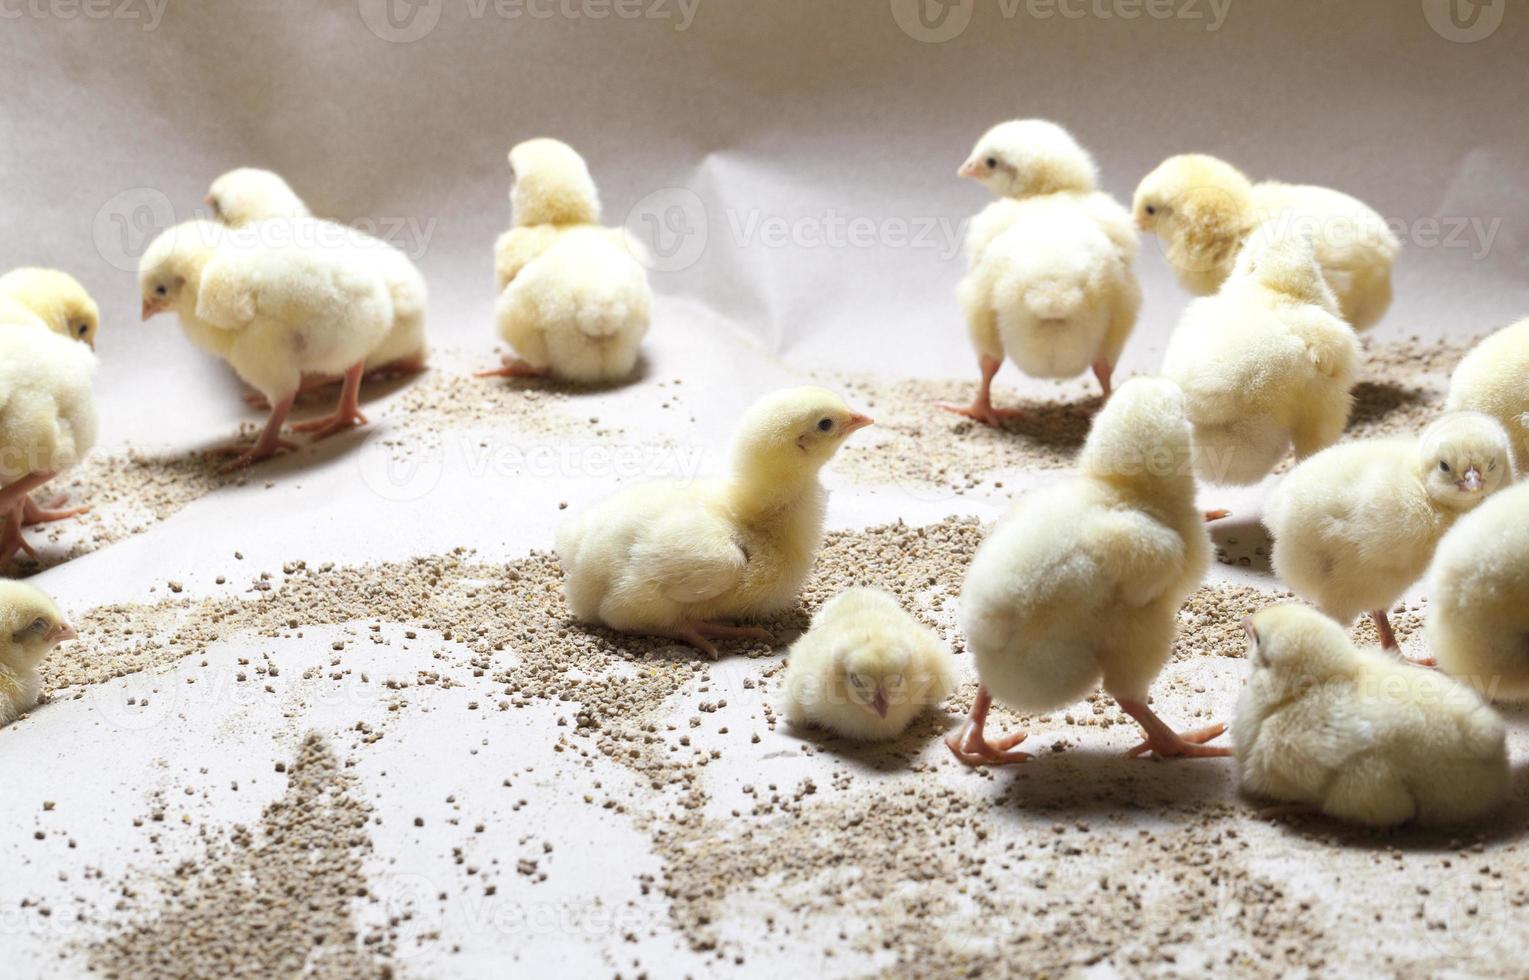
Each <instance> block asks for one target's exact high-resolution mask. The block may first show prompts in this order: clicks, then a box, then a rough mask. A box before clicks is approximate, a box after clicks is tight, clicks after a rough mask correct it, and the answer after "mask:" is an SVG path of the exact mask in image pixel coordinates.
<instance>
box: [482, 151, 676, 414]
mask: <svg viewBox="0 0 1529 980" xmlns="http://www.w3.org/2000/svg"><path fill="white" fill-rule="evenodd" d="M510 170H511V173H512V174H513V176H514V179H515V186H514V190H513V191H512V192H511V200H512V201H513V203H514V206H515V227H514V228H512V229H510V230H509V231H508V232H505V233H504V234H503V235H502V236H500V238H499V241H498V243H497V244H496V245H495V246H494V273H495V278H496V280H497V282H498V288H499V304H498V309H497V313H496V316H497V317H498V321H499V334H500V336H502V337H503V338H504V339H505V341H506V342H507V343H508V344H509V345H510V346H511V347H512V348H514V350H515V352H516V354H517V355H518V356H515V357H506V358H505V359H504V365H503V367H500V368H498V369H496V370H493V371H484V372H482V373H481V374H479V375H478V376H479V377H484V378H487V377H522V376H532V377H542V376H550V377H555V378H560V379H562V380H565V381H573V382H577V383H580V384H600V383H607V382H614V381H620V380H622V379H624V378H626V377H628V376H629V375H631V373H632V371H633V369H634V368H635V367H636V365H637V350H638V346H639V345H640V344H641V342H642V338H643V336H644V335H645V334H646V333H647V332H648V322H649V319H650V317H651V307H652V303H653V295H652V291H651V289H650V288H649V286H648V275H647V271H646V270H645V269H644V268H643V265H642V263H641V262H640V261H639V260H638V256H640V255H641V254H642V253H641V251H640V250H639V249H638V247H637V245H636V243H635V242H633V241H631V240H630V238H629V237H628V236H627V234H626V233H625V232H624V231H623V230H622V229H619V228H601V227H600V198H599V195H598V193H597V192H596V190H595V182H594V179H593V178H591V177H590V175H589V169H588V168H587V167H586V166H585V164H584V160H583V158H582V157H580V156H579V155H578V153H576V152H574V150H573V148H572V147H570V146H568V145H567V144H566V143H561V142H559V141H557V140H553V139H534V140H529V141H527V142H525V143H521V144H519V145H518V146H516V147H515V148H514V149H513V150H511V151H510Z"/></svg>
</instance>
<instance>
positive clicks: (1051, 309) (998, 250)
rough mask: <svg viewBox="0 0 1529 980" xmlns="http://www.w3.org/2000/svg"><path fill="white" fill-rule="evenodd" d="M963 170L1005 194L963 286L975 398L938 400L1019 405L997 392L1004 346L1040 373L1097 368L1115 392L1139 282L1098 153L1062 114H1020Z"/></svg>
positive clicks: (988, 212) (972, 413) (953, 407)
mask: <svg viewBox="0 0 1529 980" xmlns="http://www.w3.org/2000/svg"><path fill="white" fill-rule="evenodd" d="M959 175H960V176H962V177H968V178H970V179H972V180H975V181H977V182H978V183H980V184H982V185H983V186H984V187H986V188H987V189H988V190H990V191H992V192H993V193H994V194H996V195H998V196H999V198H1000V199H999V200H998V201H995V202H993V203H992V204H990V205H988V207H987V208H986V209H985V210H983V212H982V213H981V214H979V215H978V216H977V217H976V218H975V219H974V220H973V222H972V224H971V227H970V228H969V229H968V231H967V238H966V258H967V264H968V267H969V271H968V273H967V275H966V277H965V278H964V279H963V280H962V281H961V284H960V286H959V288H958V289H957V299H958V300H959V301H960V304H961V309H962V312H963V313H964V314H965V317H966V325H967V332H968V334H969V335H970V337H971V341H972V346H973V347H975V348H976V351H977V361H978V366H979V368H980V370H981V375H982V378H981V381H980V383H979V386H978V389H977V395H976V398H975V400H974V401H973V402H972V404H970V405H957V404H943V403H942V404H941V405H940V407H941V408H944V409H946V410H947V411H951V412H955V413H956V414H958V415H964V416H966V417H968V418H973V419H976V420H977V421H979V422H982V423H984V424H986V425H994V426H996V425H998V424H999V422H1000V421H1001V420H1002V419H1003V418H1006V417H1012V416H1014V415H1016V414H1018V411H1017V410H1015V409H999V408H995V407H994V406H993V402H992V386H993V378H994V377H995V376H996V375H997V374H998V370H999V368H1001V367H1002V366H1003V360H1004V357H1005V355H1007V356H1008V357H1009V358H1010V359H1012V360H1013V361H1014V363H1015V365H1016V366H1018V367H1019V369H1020V370H1021V371H1024V372H1025V373H1026V374H1028V375H1030V376H1032V377H1037V378H1071V377H1075V376H1076V375H1079V374H1081V373H1083V372H1084V371H1087V370H1089V369H1092V370H1093V372H1094V375H1095V376H1096V377H1097V378H1098V379H1099V384H1100V386H1101V388H1103V390H1104V395H1105V397H1106V398H1108V397H1109V394H1110V379H1111V377H1112V374H1113V372H1114V369H1115V365H1116V364H1117V363H1118V362H1119V360H1120V353H1121V351H1122V349H1124V347H1125V343H1126V339H1127V338H1128V337H1130V335H1131V331H1132V329H1133V328H1134V327H1135V326H1136V315H1137V313H1138V312H1139V310H1140V308H1141V287H1140V285H1139V284H1138V283H1137V281H1136V274H1135V272H1133V271H1132V268H1131V264H1132V262H1133V261H1134V260H1135V258H1136V249H1137V238H1136V232H1135V231H1134V230H1132V228H1131V219H1130V215H1129V214H1128V213H1127V212H1126V210H1125V208H1123V207H1121V206H1120V205H1119V204H1118V203H1116V202H1115V200H1114V199H1113V198H1111V197H1110V196H1109V195H1108V194H1105V193H1103V192H1102V191H1100V190H1099V189H1098V186H1097V183H1098V174H1097V171H1096V169H1095V167H1094V161H1093V159H1092V158H1090V157H1089V155H1088V153H1087V152H1086V151H1084V149H1083V148H1082V147H1080V146H1079V145H1078V144H1077V142H1076V141H1075V140H1074V139H1073V138H1072V136H1071V135H1070V134H1069V133H1068V132H1067V131H1066V130H1065V129H1063V128H1062V127H1060V126H1058V125H1056V124H1055V123H1051V122H1047V121H1045V120H1041V119H1024V120H1015V121H1012V122H1006V123H1000V124H999V125H997V126H995V127H993V128H992V129H991V130H989V131H988V132H987V133H986V134H985V135H984V136H983V137H982V139H980V140H979V141H978V142H977V145H976V147H975V148H974V149H973V150H972V153H971V156H970V157H969V158H968V159H967V161H966V163H964V164H963V165H962V166H961V169H960V171H959Z"/></svg>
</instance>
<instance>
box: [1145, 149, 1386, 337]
mask: <svg viewBox="0 0 1529 980" xmlns="http://www.w3.org/2000/svg"><path fill="white" fill-rule="evenodd" d="M1133 209H1134V211H1135V213H1136V225H1137V227H1138V228H1140V229H1141V230H1142V231H1146V232H1154V233H1156V234H1157V236H1158V237H1159V238H1161V239H1162V241H1163V244H1164V245H1165V247H1166V254H1167V257H1168V261H1169V263H1170V264H1171V265H1172V266H1173V268H1174V271H1175V272H1176V273H1177V275H1178V278H1179V282H1181V283H1182V284H1183V285H1184V287H1185V288H1186V289H1188V290H1189V291H1190V292H1192V293H1198V294H1200V295H1202V296H1203V295H1208V294H1210V293H1213V292H1215V291H1216V289H1217V288H1219V287H1220V285H1221V283H1222V282H1223V281H1224V280H1225V279H1226V277H1227V275H1228V274H1230V273H1231V271H1232V268H1233V265H1234V263H1235V261H1236V258H1237V253H1238V252H1239V251H1240V250H1241V248H1242V245H1243V243H1244V242H1245V241H1246V240H1247V238H1248V236H1249V235H1250V234H1252V232H1253V230H1254V229H1255V228H1257V227H1258V226H1259V225H1260V224H1262V223H1264V222H1266V221H1269V220H1271V219H1272V220H1274V221H1276V222H1277V223H1278V224H1279V225H1280V227H1282V228H1290V229H1295V230H1301V229H1304V230H1306V231H1308V232H1313V233H1314V234H1313V238H1314V240H1315V244H1316V254H1317V261H1318V262H1319V263H1320V265H1321V268H1322V274H1323V276H1324V277H1325V279H1326V281H1327V284H1328V287H1329V288H1330V289H1331V290H1332V292H1333V294H1334V295H1335V296H1336V297H1337V300H1338V312H1339V314H1340V315H1341V316H1342V317H1343V320H1344V322H1346V323H1348V324H1349V325H1350V326H1351V327H1352V328H1353V329H1355V330H1364V329H1365V328H1367V327H1369V326H1371V325H1373V324H1374V323H1375V322H1376V321H1378V320H1379V319H1380V318H1381V317H1382V316H1384V315H1385V312H1386V308H1387V307H1389V306H1390V305H1391V266H1392V264H1393V263H1394V262H1395V261H1396V255H1397V253H1398V252H1399V251H1401V242H1400V241H1398V240H1397V238H1396V235H1395V234H1393V233H1392V231H1391V229H1390V227H1389V226H1387V224H1386V220H1385V219H1384V218H1382V217H1381V216H1380V215H1379V214H1377V213H1376V212H1375V211H1374V209H1372V208H1370V207H1369V206H1368V205H1366V204H1365V203H1364V202H1362V201H1358V200H1355V199H1354V198H1352V197H1349V196H1348V195H1347V194H1343V193H1340V192H1338V191H1335V190H1329V189H1328V188H1326V187H1311V186H1304V185H1296V184H1280V183H1275V182H1272V181H1271V182H1267V183H1262V184H1252V183H1250V182H1249V181H1248V178H1247V177H1245V176H1243V174H1242V172H1241V171H1239V170H1238V169H1237V168H1236V167H1233V166H1232V165H1231V164H1229V163H1226V162H1224V161H1222V160H1218V159H1216V158H1215V157H1211V156H1205V155H1203V154H1197V153H1194V154H1186V155H1183V156H1176V157H1169V158H1168V159H1167V160H1164V161H1163V162H1162V163H1161V164H1160V165H1159V166H1158V168H1157V169H1156V170H1154V171H1152V172H1151V173H1150V174H1148V175H1147V176H1146V177H1144V178H1143V179H1142V182H1141V184H1140V186H1138V187H1137V188H1136V199H1135V201H1134V204H1133Z"/></svg>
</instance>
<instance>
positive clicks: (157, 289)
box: [154, 286, 165, 296]
mask: <svg viewBox="0 0 1529 980" xmlns="http://www.w3.org/2000/svg"><path fill="white" fill-rule="evenodd" d="M154 292H155V293H156V294H157V295H159V296H163V295H164V294H165V287H163V286H155V287H154Z"/></svg>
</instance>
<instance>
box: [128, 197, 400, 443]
mask: <svg viewBox="0 0 1529 980" xmlns="http://www.w3.org/2000/svg"><path fill="white" fill-rule="evenodd" d="M311 220H312V219H306V218H296V219H287V218H272V219H267V220H266V221H261V222H256V223H255V224H254V225H250V226H247V227H245V228H242V229H238V230H229V229H225V228H223V227H222V226H220V225H217V224H213V223H212V222H207V221H189V222H186V223H184V224H180V225H177V226H175V227H173V228H170V229H168V230H167V231H165V232H164V233H163V234H161V235H160V236H159V237H158V238H156V239H155V240H154V242H153V243H152V244H150V246H149V249H148V251H147V252H145V253H144V256H143V259H142V261H141V262H140V264H139V286H140V290H141V292H142V296H143V318H144V319H145V320H148V319H149V318H151V317H153V316H156V315H158V314H160V313H163V312H165V311H167V310H173V311H175V312H176V313H178V314H179V315H180V322H181V329H182V330H183V331H184V332H185V333H186V336H187V337H188V338H189V339H190V340H191V341H192V343H194V344H195V345H196V346H198V347H200V348H202V349H203V350H205V351H208V352H209V353H213V354H216V355H217V356H218V357H221V358H223V359H224V360H226V361H227V362H228V363H229V365H230V366H232V367H233V369H234V371H235V372H237V373H238V375H239V377H241V378H242V379H244V381H245V382H246V383H248V384H249V385H251V386H252V387H254V388H255V389H257V390H258V391H260V393H261V394H263V395H265V396H266V398H267V399H268V400H269V401H270V403H271V413H270V417H269V418H268V419H267V420H266V425H265V428H264V430H263V431H262V432H261V434H260V436H259V438H258V439H257V440H256V441H255V444H254V445H253V446H250V447H249V448H247V449H245V450H243V451H242V452H238V454H237V456H236V458H235V459H234V460H232V461H231V462H230V463H228V464H227V465H226V466H225V467H224V468H223V469H224V471H225V472H229V471H232V470H235V469H239V468H240V467H244V466H248V465H250V464H251V463H254V462H257V461H259V460H263V459H268V458H270V457H271V456H274V455H276V454H277V453H278V452H279V451H281V450H282V449H291V448H295V447H293V445H292V444H291V443H289V442H287V441H286V440H284V439H282V437H281V427H282V424H283V423H284V422H285V421H286V418H287V415H288V414H289V413H290V412H291V410H292V403H293V401H294V400H295V399H296V397H297V393H298V389H299V387H300V386H301V383H302V378H303V375H304V374H339V373H343V374H344V376H345V386H344V388H343V390H342V391H341V393H340V402H339V405H338V406H337V407H336V409H335V412H334V414H333V415H330V416H328V417H326V418H321V419H314V420H312V421H309V422H303V423H300V424H298V425H294V426H293V428H294V429H295V430H297V431H299V432H312V433H313V435H314V438H315V439H322V438H324V437H326V436H330V435H333V434H335V433H337V432H343V431H345V430H346V429H349V428H351V427H352V426H355V425H359V424H364V423H365V422H366V417H365V416H364V415H362V414H361V410H360V407H359V405H358V404H357V398H358V395H359V392H360V388H361V374H362V372H363V370H364V369H365V359H366V356H367V354H368V353H369V352H371V351H372V350H374V349H375V348H376V346H377V344H378V343H380V342H381V340H382V338H383V337H384V336H385V335H386V333H387V331H388V329H389V327H390V326H391V324H392V317H393V304H392V300H391V298H390V296H389V293H388V289H387V284H386V283H385V281H384V280H383V278H382V276H381V275H379V274H378V272H377V269H376V264H375V263H373V262H372V261H370V260H369V259H368V258H366V257H365V256H363V255H361V254H359V253H358V250H357V249H355V248H351V247H348V246H346V245H345V244H344V243H343V242H337V241H334V240H333V239H332V238H330V237H329V236H328V235H326V233H325V232H324V231H323V230H322V229H318V228H315V227H314V226H313V225H311V224H305V223H306V222H311Z"/></svg>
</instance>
